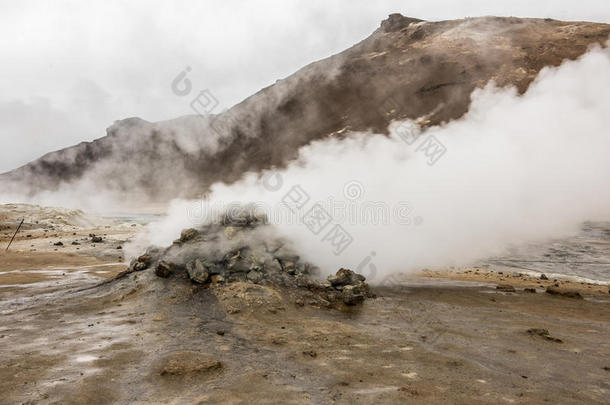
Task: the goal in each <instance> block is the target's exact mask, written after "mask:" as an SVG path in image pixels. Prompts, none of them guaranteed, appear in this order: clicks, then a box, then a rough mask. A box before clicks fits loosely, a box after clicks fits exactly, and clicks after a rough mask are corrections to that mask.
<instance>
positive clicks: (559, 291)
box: [546, 286, 582, 299]
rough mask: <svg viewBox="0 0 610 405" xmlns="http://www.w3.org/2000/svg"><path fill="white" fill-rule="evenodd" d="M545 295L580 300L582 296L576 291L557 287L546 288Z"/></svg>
mask: <svg viewBox="0 0 610 405" xmlns="http://www.w3.org/2000/svg"><path fill="white" fill-rule="evenodd" d="M546 293H547V294H551V295H559V296H561V297H567V298H576V299H582V295H581V294H580V293H579V292H578V291H576V290H568V289H563V288H558V286H549V287H547V288H546Z"/></svg>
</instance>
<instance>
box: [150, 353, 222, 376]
mask: <svg viewBox="0 0 610 405" xmlns="http://www.w3.org/2000/svg"><path fill="white" fill-rule="evenodd" d="M220 369H222V363H221V362H220V361H218V360H214V359H211V358H209V357H208V356H205V355H203V354H201V353H197V352H193V351H182V352H177V353H172V354H171V355H169V356H167V357H166V358H165V359H163V360H162V362H161V366H160V370H159V374H160V375H162V376H177V375H180V376H183V375H188V374H202V373H210V372H215V371H218V370H220Z"/></svg>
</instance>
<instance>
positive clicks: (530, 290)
mask: <svg viewBox="0 0 610 405" xmlns="http://www.w3.org/2000/svg"><path fill="white" fill-rule="evenodd" d="M523 291H524V292H526V293H532V294H536V289H535V288H524V289H523Z"/></svg>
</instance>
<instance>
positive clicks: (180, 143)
mask: <svg viewBox="0 0 610 405" xmlns="http://www.w3.org/2000/svg"><path fill="white" fill-rule="evenodd" d="M609 33H610V25H607V24H596V23H586V22H563V21H555V20H551V19H544V20H542V19H522V18H513V17H510V18H498V17H484V18H468V19H462V20H454V21H439V22H428V21H421V20H418V19H415V18H409V17H404V16H402V15H400V14H392V15H391V16H390V17H389V18H388V19H387V20H385V21H383V22H382V23H381V27H380V28H379V29H377V30H376V31H375V32H374V33H373V34H372V35H371V36H369V37H368V38H366V39H365V40H363V41H362V42H360V43H358V44H356V45H354V46H353V47H351V48H350V49H348V50H346V51H344V52H342V53H340V54H337V55H334V56H331V57H329V58H327V59H324V60H321V61H318V62H315V63H312V64H310V65H308V66H306V67H305V68H303V69H301V70H299V71H298V72H296V73H295V74H293V75H291V76H289V77H287V78H285V79H283V80H279V81H277V82H276V83H275V84H274V85H272V86H269V87H267V88H265V89H263V90H261V91H259V92H258V93H256V94H255V95H253V96H251V97H249V98H247V99H246V100H244V101H243V102H241V103H240V104H237V105H235V106H234V107H233V108H231V109H230V110H228V111H226V112H223V113H218V112H219V111H216V110H214V111H211V113H210V114H206V112H205V111H204V114H202V115H192V116H186V117H181V118H178V119H175V120H171V121H164V122H159V123H150V122H147V121H144V120H141V119H138V118H130V119H126V120H122V121H117V122H116V123H115V124H114V125H112V126H111V127H110V128H108V130H107V135H106V136H105V137H103V138H100V139H98V140H95V141H93V142H84V143H81V144H79V145H76V146H74V147H71V148H67V149H63V150H60V151H57V152H53V153H49V154H47V155H46V156H43V157H42V158H40V159H38V160H36V161H33V162H32V163H30V164H28V165H25V166H23V167H21V168H19V169H16V170H14V171H12V172H10V173H7V174H4V175H1V176H0V182H2V183H4V184H3V185H2V186H1V187H2V189H3V190H4V191H5V192H11V191H14V192H19V193H23V192H28V191H29V192H30V193H36V192H39V191H40V190H49V189H56V188H58V187H59V186H60V185H62V183H68V184H71V185H72V184H74V183H75V182H78V181H79V180H86V184H96V185H97V187H98V189H99V188H105V189H106V191H112V190H115V191H117V192H120V193H121V196H122V198H123V199H124V200H125V199H128V198H131V199H136V198H137V197H144V198H145V199H146V201H148V202H150V200H151V199H155V200H157V201H167V200H169V199H170V198H175V197H194V196H199V195H201V193H202V192H204V191H205V190H206V189H207V188H208V187H209V186H210V185H211V184H213V183H215V182H218V181H223V182H226V183H230V182H233V181H235V180H237V179H239V178H240V177H241V176H242V175H243V174H244V172H247V171H259V170H261V169H265V168H270V167H272V166H277V167H282V166H283V165H284V164H286V163H287V162H288V161H290V160H292V159H293V158H294V157H295V156H296V153H297V151H298V149H299V148H300V147H301V146H303V145H306V144H308V143H310V142H312V141H314V140H317V139H321V138H325V137H329V136H345V135H346V134H349V132H350V131H366V130H373V131H375V132H380V133H383V132H386V131H387V127H388V124H389V123H390V122H391V121H392V120H396V119H404V118H412V119H416V118H420V117H425V118H424V119H423V121H422V124H423V125H434V124H439V123H442V122H444V121H449V120H452V119H456V118H459V117H461V116H462V115H463V114H464V113H465V112H466V111H467V110H468V107H469V105H470V94H471V93H472V91H473V90H474V89H475V88H477V87H482V86H484V85H485V84H487V83H488V82H489V81H491V80H493V81H495V82H496V83H497V84H498V85H499V86H508V85H514V86H516V87H517V88H518V90H519V92H521V93H523V92H524V91H525V90H526V89H527V88H528V86H529V84H530V83H531V82H532V81H533V80H534V78H535V77H536V75H537V74H538V72H539V71H540V70H541V69H542V68H543V67H545V66H558V65H560V64H561V62H562V61H564V60H565V59H576V58H578V57H579V56H580V55H582V54H583V53H585V52H586V50H587V48H588V47H589V46H590V45H592V44H596V43H599V44H604V43H605V42H606V40H607V39H608V34H609ZM194 93H196V92H194ZM191 97H196V94H192V95H190V96H189V97H188V100H187V98H185V101H186V102H190V101H191V100H190V99H191ZM195 101H196V100H195ZM207 112H210V111H207ZM269 145H273V147H269ZM228 168H232V169H230V170H229V169H228ZM202 174H203V175H202ZM176 178H180V179H181V181H179V182H176V181H172V179H176ZM16 185H17V186H16ZM126 192H129V193H131V195H129V196H127V198H126V197H125V195H124V193H126Z"/></svg>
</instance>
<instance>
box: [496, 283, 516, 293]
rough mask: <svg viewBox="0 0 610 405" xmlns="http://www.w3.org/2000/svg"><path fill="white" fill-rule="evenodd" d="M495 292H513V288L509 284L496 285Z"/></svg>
mask: <svg viewBox="0 0 610 405" xmlns="http://www.w3.org/2000/svg"><path fill="white" fill-rule="evenodd" d="M496 290H498V291H502V292H515V291H516V290H515V287H513V286H512V285H510V284H498V286H497V287H496Z"/></svg>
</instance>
